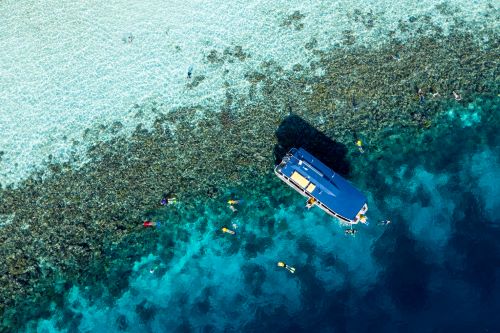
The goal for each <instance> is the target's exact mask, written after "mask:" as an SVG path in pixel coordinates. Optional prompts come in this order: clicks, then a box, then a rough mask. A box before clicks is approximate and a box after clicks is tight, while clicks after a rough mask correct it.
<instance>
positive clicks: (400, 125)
mask: <svg viewBox="0 0 500 333" xmlns="http://www.w3.org/2000/svg"><path fill="white" fill-rule="evenodd" d="M499 40H500V39H499V38H498V32H497V31H487V30H484V31H481V32H475V33H471V32H468V31H467V29H463V27H461V26H460V24H457V26H456V27H455V28H454V29H451V32H450V33H449V34H447V35H444V34H442V33H441V32H440V31H439V29H438V28H437V27H434V26H432V24H430V23H429V26H428V30H426V31H424V32H415V35H414V36H413V37H412V38H411V39H409V40H408V41H406V42H405V43H402V42H400V41H398V40H397V39H391V37H390V36H388V42H387V44H385V46H383V47H380V48H377V49H369V48H363V47H357V48H352V49H350V48H334V49H332V50H331V51H329V52H325V51H319V50H315V48H314V44H315V43H314V40H311V41H310V42H308V43H307V44H305V45H304V47H306V48H307V49H308V50H309V52H311V54H312V55H314V59H315V60H314V61H312V62H311V63H309V65H308V66H304V65H300V64H297V65H296V66H294V67H293V69H292V70H285V69H283V68H282V67H280V66H279V65H277V64H276V63H274V62H272V61H270V62H265V63H262V64H261V66H260V67H258V68H254V69H252V70H250V71H248V73H247V75H246V80H247V81H248V82H249V83H250V86H251V87H250V90H249V92H248V94H244V95H243V94H241V93H239V92H237V91H236V90H233V89H231V86H230V84H228V85H227V91H226V99H225V102H224V103H223V104H222V105H217V106H213V109H210V110H207V109H205V107H203V106H199V107H189V108H177V109H176V110H175V111H170V110H169V106H168V105H164V104H161V103H153V104H148V105H145V106H143V107H141V106H139V107H138V108H137V109H138V110H137V112H138V114H150V113H153V112H154V113H156V114H157V116H156V119H155V121H154V124H153V126H152V128H149V127H147V126H145V125H143V126H141V125H139V126H137V128H136V130H135V131H134V132H133V134H132V135H130V136H128V135H127V136H116V137H114V138H112V139H110V140H102V141H98V142H94V143H93V144H92V147H91V148H90V149H89V150H88V151H87V153H86V159H87V160H88V162H87V163H85V164H83V165H82V166H79V167H75V166H74V165H73V164H72V163H71V162H66V163H62V164H61V163H59V164H56V163H49V164H48V165H47V166H46V169H45V171H40V172H38V173H35V174H33V175H32V176H30V177H29V178H28V179H27V180H25V181H23V182H22V183H21V184H20V185H19V186H18V187H17V188H13V187H11V186H6V187H4V188H3V189H1V190H0V221H1V227H0V244H1V245H0V255H1V256H2V258H4V260H2V261H1V262H0V317H1V318H2V321H1V324H0V327H1V329H0V330H1V331H5V330H7V328H8V327H10V328H12V327H19V326H22V325H23V323H25V322H26V321H27V320H29V319H31V318H36V317H40V316H44V315H46V314H47V313H48V309H49V308H50V304H51V303H52V302H54V303H55V304H56V305H59V306H62V305H63V303H64V297H63V295H64V292H65V291H66V290H67V289H68V288H69V287H70V286H72V285H74V284H78V285H81V286H89V288H96V290H99V288H103V287H102V286H103V285H107V287H106V290H107V292H108V293H109V298H110V301H112V299H113V297H115V296H118V295H120V293H121V291H122V290H123V289H124V288H125V287H126V286H127V282H126V278H123V277H124V276H127V274H129V273H130V267H131V266H132V265H133V263H134V262H135V261H136V260H138V259H139V258H140V257H141V256H143V255H144V254H147V253H148V252H149V251H150V250H151V249H152V248H153V247H154V246H155V245H154V239H155V237H157V236H154V235H152V234H145V233H142V228H141V227H140V222H141V221H142V220H143V219H145V218H150V217H152V216H156V215H155V214H159V213H157V210H158V202H159V200H160V198H161V194H162V193H167V192H174V193H175V194H176V195H177V197H178V198H179V201H180V202H181V204H180V206H179V209H178V210H176V211H172V212H169V213H161V214H163V215H162V218H163V219H165V220H168V221H169V222H168V223H167V225H166V228H173V230H174V229H175V228H176V223H177V222H178V221H179V216H180V215H181V214H184V215H185V214H193V218H195V217H196V212H197V211H199V209H198V208H197V207H199V205H208V206H210V205H213V206H214V207H217V205H220V202H221V200H222V201H224V198H225V196H226V195H227V193H228V192H229V191H230V189H234V188H237V189H239V191H241V192H242V193H244V192H245V191H246V190H245V188H246V189H247V190H248V191H250V192H251V191H252V186H254V184H255V183H256V182H258V180H262V181H264V180H266V182H267V184H268V185H267V186H268V187H267V189H266V187H263V186H261V185H259V186H258V187H257V188H259V190H268V191H272V189H273V188H274V187H279V186H281V185H280V184H279V183H278V181H277V180H273V178H271V177H270V173H271V170H272V167H273V165H274V162H275V156H274V154H273V152H274V151H275V148H276V145H277V144H279V142H278V141H277V137H276V131H277V129H278V128H279V126H280V125H281V124H282V123H283V122H284V121H285V120H286V119H287V118H288V117H290V116H291V115H293V116H297V117H300V118H301V119H303V120H304V121H305V122H307V123H308V124H310V125H311V126H312V127H314V128H316V129H318V130H319V131H321V132H322V133H324V134H325V135H326V136H327V137H329V138H330V139H331V140H333V141H335V142H337V143H339V144H340V145H344V146H345V147H346V151H345V153H348V154H349V156H351V155H352V154H356V151H357V150H356V147H355V146H354V141H355V140H356V139H357V138H363V140H364V141H365V143H366V145H367V146H368V147H373V149H371V151H368V152H367V154H369V155H371V156H373V158H372V159H371V160H372V161H377V160H378V159H382V158H383V155H384V153H385V152H384V147H385V146H389V144H388V142H391V140H397V139H398V138H399V137H400V136H403V137H416V138H425V137H426V133H431V132H432V131H438V130H439V131H445V130H453V127H452V125H446V124H444V122H445V121H444V120H443V119H445V117H446V114H444V112H445V111H446V110H449V109H450V107H455V108H456V109H457V110H459V111H458V112H466V111H467V106H468V105H469V104H470V103H472V102H474V101H475V100H476V99H477V98H483V99H485V100H486V99H491V100H494V98H495V96H497V94H498V92H499V90H498V82H499V80H498V79H499V77H498V76H499V68H498V63H497V60H498V59H499V58H500V57H499V55H500V54H499V53H500V47H499V43H498V41H499ZM207 61H210V59H207ZM191 89H196V86H193V87H191ZM419 91H420V92H419ZM453 92H456V93H457V94H460V95H461V99H460V100H459V101H457V100H455V98H454V96H453ZM422 96H423V98H422ZM497 102H498V101H497ZM153 108H154V111H153V110H152V109H153ZM494 109H495V108H494V107H492V108H488V109H487V110H494ZM460 110H461V111H460ZM497 116H498V114H497V115H495V114H494V113H493V111H485V114H483V115H482V117H483V121H484V119H490V121H492V122H493V123H494V122H495V119H494V117H497ZM451 124H453V122H451ZM115 127H120V124H119V123H116V124H115ZM113 130H114V129H113V126H110V127H103V128H102V132H103V133H104V132H106V131H113ZM491 133H492V132H488V133H485V135H492V134H491ZM361 165H362V164H361ZM361 165H360V166H361ZM360 166H358V167H353V170H349V169H346V170H343V171H344V172H343V173H345V174H347V175H349V172H350V171H352V173H351V174H352V175H355V174H358V173H359V172H360V170H359V168H360ZM259 183H260V182H259ZM361 186H365V187H369V183H366V184H364V183H362V184H361ZM251 193H253V192H251ZM253 195H255V194H253ZM165 214H166V215H165ZM172 241H175V240H172ZM120 277H121V278H120ZM117 281H121V282H120V283H117ZM33 304H37V306H33ZM28 305H29V306H28ZM20 309H24V310H23V311H21V310H20Z"/></svg>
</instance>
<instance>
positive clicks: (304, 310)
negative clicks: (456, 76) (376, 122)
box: [31, 99, 500, 332]
mask: <svg viewBox="0 0 500 333" xmlns="http://www.w3.org/2000/svg"><path fill="white" fill-rule="evenodd" d="M498 107H499V103H498V99H497V100H487V101H478V102H477V104H470V106H469V107H467V106H465V107H458V106H455V107H453V108H450V112H449V113H448V114H444V115H443V117H442V119H441V123H440V124H439V125H438V126H436V127H435V128H433V129H432V130H431V131H430V132H427V133H426V134H425V135H420V136H412V135H408V134H406V135H405V134H398V135H393V136H390V137H388V138H387V143H386V144H387V145H386V146H385V147H383V148H384V150H385V151H386V152H387V154H385V155H384V159H383V160H382V161H379V162H375V161H373V160H371V157H370V154H369V153H368V154H366V155H359V156H357V157H352V160H351V163H353V165H354V168H355V169H354V171H353V174H354V176H353V178H352V179H351V180H352V181H353V182H354V183H356V184H357V185H359V186H360V187H362V188H363V189H364V190H365V191H366V193H367V194H368V196H369V198H370V204H371V206H370V213H371V214H370V218H371V221H372V223H371V224H370V225H369V226H366V227H365V226H363V227H359V230H360V232H359V233H358V234H357V235H356V237H350V236H347V235H345V234H344V229H343V227H341V226H340V225H339V224H338V223H336V222H335V221H334V220H333V219H331V218H330V217H327V216H325V214H323V213H322V211H320V210H319V209H313V210H311V211H306V210H304V208H303V206H304V202H303V199H302V197H301V196H299V195H298V194H296V193H295V192H294V191H293V190H291V189H288V187H286V186H285V185H282V184H281V183H280V182H279V181H278V180H275V179H274V176H272V175H270V176H269V177H268V178H262V182H263V185H262V186H260V187H259V188H257V189H255V191H253V192H248V191H245V190H243V189H240V192H239V195H240V196H244V199H245V202H244V204H242V205H241V206H240V207H239V208H240V210H239V212H238V213H237V214H235V215H233V214H232V213H231V211H230V210H229V209H228V207H227V206H226V205H225V202H221V203H220V204H211V205H205V204H203V203H200V204H199V205H198V206H197V208H196V210H194V211H182V214H181V215H180V217H179V220H178V221H176V222H175V225H176V226H175V227H170V226H169V227H163V229H157V230H145V231H144V232H146V233H151V234H153V236H152V238H151V241H153V242H156V249H155V250H154V251H152V252H151V253H147V254H145V255H144V257H143V258H142V259H141V260H140V261H138V262H136V263H135V264H134V266H133V267H132V268H131V269H132V272H131V273H130V275H129V276H128V277H126V278H127V279H129V287H128V288H127V290H126V291H125V292H124V293H123V294H122V295H121V296H119V297H118V298H117V299H116V300H115V301H114V302H112V303H111V305H110V303H109V297H107V296H105V297H103V296H102V295H101V296H98V295H92V296H89V293H88V291H86V290H84V289H82V287H73V288H71V289H70V290H69V291H68V294H67V296H66V297H67V299H66V301H65V303H64V304H65V306H64V309H62V310H60V309H59V310H56V311H55V312H54V313H53V314H52V317H51V318H50V319H44V320H40V321H38V322H36V323H32V326H31V329H32V330H35V329H36V330H37V331H38V332H59V331H61V332H64V331H66V330H67V329H68V328H69V331H84V332H85V331H86V332H119V331H129V332H139V331H148V332H271V331H272V332H344V331H347V332H355V331H359V332H371V331H380V332H401V331H408V332H429V331H443V332H451V331H452V332H467V331H490V332H494V331H496V330H498V329H499V328H500V322H499V321H498V320H497V319H496V316H495V312H496V311H497V309H498V308H499V306H500V299H499V298H498V295H499V294H498V293H499V292H500V285H499V283H498V274H499V271H498V267H497V265H496V264H495V263H497V262H498V259H499V257H500V248H499V246H498V242H497V239H498V236H499V233H500V224H499V223H500V220H499V219H498V217H497V216H496V211H498V209H499V208H500V201H499V200H498V198H499V197H500V196H499V194H500V193H499V186H498V184H500V171H499V170H500V169H499V163H500V161H499V156H500V155H499V152H500V137H499V136H498V135H495V133H496V129H498V125H499V121H500V118H499V114H498ZM452 111H453V112H452ZM453 114H455V115H456V114H460V115H462V117H456V116H454V115H453ZM472 114H476V115H477V117H478V119H483V120H486V119H487V120H488V121H486V122H481V121H478V122H474V123H470V122H468V121H467V120H466V118H467V117H466V115H472ZM451 129H453V130H452V131H451ZM457 142H460V145H457ZM408 147H412V149H409V148H408ZM368 148H370V147H368ZM372 148H374V147H372ZM235 191H237V189H235ZM227 195H228V196H229V193H228V194H227ZM172 209H180V208H172V207H169V208H167V209H162V210H160V211H159V212H158V213H157V215H156V217H155V219H156V220H159V221H161V220H163V219H166V218H167V216H168V217H170V218H172V216H171V214H170V213H169V210H172ZM383 219H391V221H392V223H391V224H390V225H388V226H378V225H377V223H376V222H377V221H380V220H383ZM232 223H236V224H237V225H238V228H237V229H236V234H235V235H228V234H223V233H221V232H219V229H220V228H221V227H222V226H224V225H226V226H230V225H231V224H232ZM280 260H283V261H285V262H286V263H288V264H289V265H291V266H294V267H295V268H296V273H295V274H294V275H292V274H290V273H288V272H287V271H285V270H283V269H280V268H279V267H277V265H276V263H277V262H278V261H280ZM151 269H154V271H153V273H151V271H150V270H151ZM443 311H445V312H446V313H443Z"/></svg>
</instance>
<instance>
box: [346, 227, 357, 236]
mask: <svg viewBox="0 0 500 333" xmlns="http://www.w3.org/2000/svg"><path fill="white" fill-rule="evenodd" d="M357 232H358V231H357V230H356V229H352V228H351V229H346V230H345V234H346V235H351V236H355V235H356V233H357Z"/></svg>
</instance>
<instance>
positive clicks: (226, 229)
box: [220, 227, 236, 235]
mask: <svg viewBox="0 0 500 333" xmlns="http://www.w3.org/2000/svg"><path fill="white" fill-rule="evenodd" d="M220 230H221V231H222V232H225V233H227V234H231V235H234V234H235V233H236V232H234V231H233V230H231V229H228V228H226V227H222V228H221V229H220Z"/></svg>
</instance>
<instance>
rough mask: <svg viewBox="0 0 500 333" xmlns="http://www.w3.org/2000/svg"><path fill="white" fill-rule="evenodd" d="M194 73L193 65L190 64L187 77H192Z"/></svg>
mask: <svg viewBox="0 0 500 333" xmlns="http://www.w3.org/2000/svg"><path fill="white" fill-rule="evenodd" d="M192 74H193V65H189V67H188V74H187V78H188V79H190V78H191V75H192Z"/></svg>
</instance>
